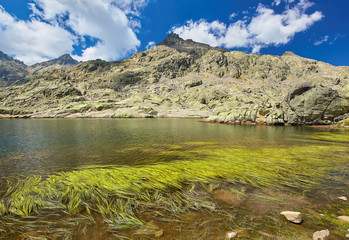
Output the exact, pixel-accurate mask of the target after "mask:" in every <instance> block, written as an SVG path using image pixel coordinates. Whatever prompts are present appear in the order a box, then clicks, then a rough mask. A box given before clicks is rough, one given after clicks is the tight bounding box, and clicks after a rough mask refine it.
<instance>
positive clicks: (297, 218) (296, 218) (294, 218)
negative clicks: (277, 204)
mask: <svg viewBox="0 0 349 240" xmlns="http://www.w3.org/2000/svg"><path fill="white" fill-rule="evenodd" d="M280 214H281V215H283V216H284V217H285V218H286V219H287V220H288V221H290V222H292V223H302V221H303V218H302V214H301V213H300V212H292V211H283V212H281V213H280Z"/></svg>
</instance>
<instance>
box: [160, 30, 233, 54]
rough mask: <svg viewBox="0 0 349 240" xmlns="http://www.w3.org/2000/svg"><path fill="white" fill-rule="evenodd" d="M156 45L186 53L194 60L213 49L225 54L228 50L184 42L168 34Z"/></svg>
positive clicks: (172, 34)
mask: <svg viewBox="0 0 349 240" xmlns="http://www.w3.org/2000/svg"><path fill="white" fill-rule="evenodd" d="M158 45H165V46H168V47H171V48H174V49H176V50H177V51H179V52H186V53H189V54H190V55H192V56H193V57H194V58H200V57H202V56H203V55H204V54H205V53H207V52H208V51H209V50H211V49H214V50H218V51H221V52H227V51H228V50H226V49H222V48H217V47H211V46H210V45H207V44H204V43H199V42H195V41H193V40H191V39H187V40H184V39H182V38H180V37H179V35H178V34H176V33H170V34H169V35H168V36H167V37H166V38H165V39H164V40H163V41H162V42H160V43H159V44H158Z"/></svg>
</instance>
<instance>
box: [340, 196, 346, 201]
mask: <svg viewBox="0 0 349 240" xmlns="http://www.w3.org/2000/svg"><path fill="white" fill-rule="evenodd" d="M338 199H339V200H342V201H348V198H347V197H345V196H341V197H338Z"/></svg>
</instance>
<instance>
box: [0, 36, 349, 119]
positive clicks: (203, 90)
mask: <svg viewBox="0 0 349 240" xmlns="http://www.w3.org/2000/svg"><path fill="white" fill-rule="evenodd" d="M52 63H55V64H61V65H66V66H68V65H72V64H75V62H74V61H71V58H70V56H68V55H65V56H62V57H61V58H59V59H57V60H55V61H49V62H46V63H43V64H41V65H40V66H56V65H55V64H53V65H52ZM34 66H35V65H34ZM34 66H32V69H34ZM36 67H37V66H36ZM37 69H38V68H37ZM43 69H45V68H42V69H41V70H38V71H37V75H32V76H30V77H27V78H26V80H27V82H26V83H25V84H22V85H16V86H9V87H5V88H4V87H3V88H0V112H3V113H18V112H23V110H25V111H24V112H26V113H27V116H30V117H209V118H208V120H209V121H215V122H229V123H265V124H286V123H291V124H330V123H333V122H336V121H339V120H342V119H345V118H348V117H349V113H348V111H349V107H348V106H349V103H348V99H349V67H335V66H332V65H330V64H327V63H323V62H318V61H315V60H311V59H306V58H302V57H300V56H297V55H296V54H294V53H291V52H286V53H285V54H284V55H282V56H271V55H262V56H259V55H256V54H246V53H243V52H240V51H227V50H224V49H219V48H213V47H210V46H208V45H205V44H201V43H196V42H194V41H192V40H183V39H181V38H180V37H179V36H178V35H176V34H170V35H169V36H168V37H167V38H166V39H165V40H164V41H163V42H161V43H160V44H159V45H158V46H155V47H154V48H152V49H149V50H147V51H144V52H137V53H135V54H134V55H133V56H132V57H130V58H128V59H124V60H122V61H117V62H106V61H103V60H99V59H97V60H93V61H87V62H82V63H79V64H77V65H75V66H72V67H70V68H66V69H60V68H55V69H50V68H46V69H49V70H47V71H44V70H43ZM34 112H35V113H34Z"/></svg>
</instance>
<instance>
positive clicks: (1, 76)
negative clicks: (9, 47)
mask: <svg viewBox="0 0 349 240" xmlns="http://www.w3.org/2000/svg"><path fill="white" fill-rule="evenodd" d="M27 75H28V72H27V66H26V65H25V64H24V63H23V62H21V61H18V60H16V59H14V58H12V57H10V56H8V55H6V54H5V53H3V52H1V51H0V87H2V86H7V85H9V84H11V83H14V82H17V81H21V80H24V78H25V77H26V76H27Z"/></svg>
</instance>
